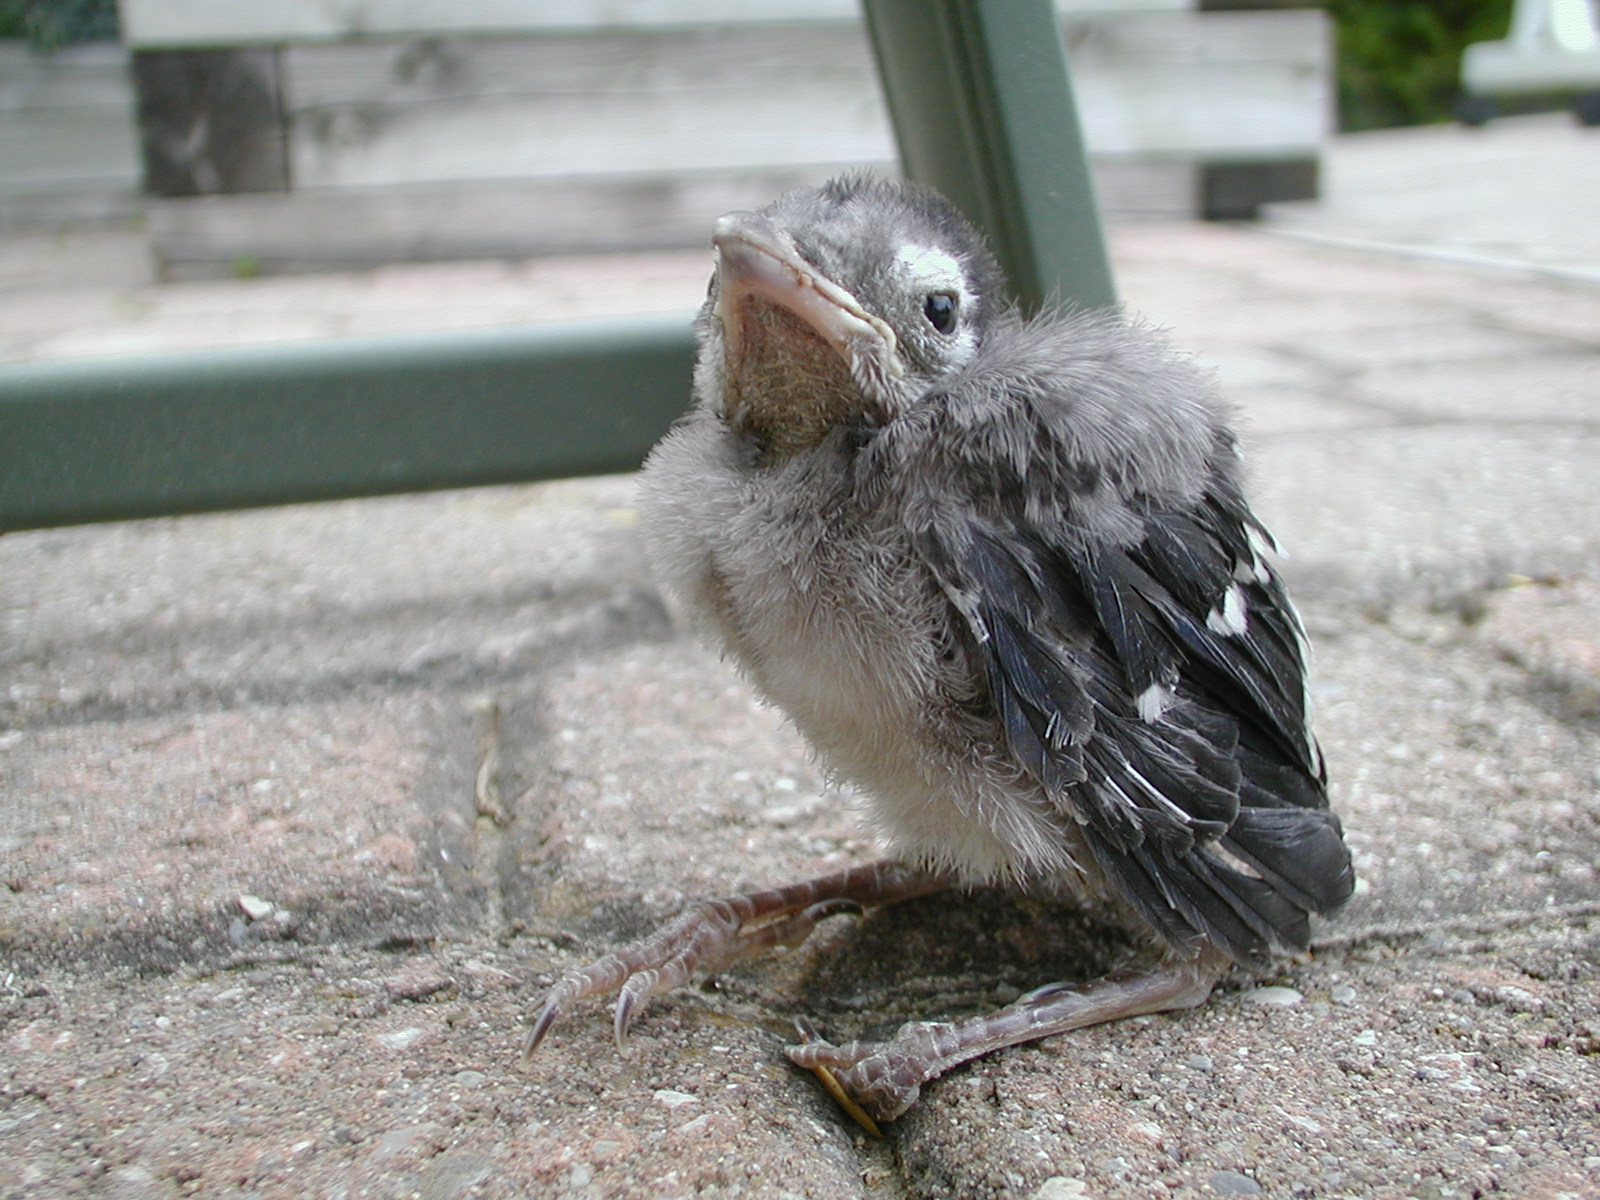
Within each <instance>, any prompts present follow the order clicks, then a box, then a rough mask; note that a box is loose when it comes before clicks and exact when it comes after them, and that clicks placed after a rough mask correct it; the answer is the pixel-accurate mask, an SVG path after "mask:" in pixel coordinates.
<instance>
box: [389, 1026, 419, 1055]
mask: <svg viewBox="0 0 1600 1200" xmlns="http://www.w3.org/2000/svg"><path fill="white" fill-rule="evenodd" d="M425 1032H427V1031H426V1030H424V1029H422V1028H420V1027H418V1026H416V1025H413V1026H412V1027H411V1028H409V1029H397V1030H395V1031H394V1032H393V1033H380V1034H379V1035H378V1044H379V1045H380V1046H386V1047H388V1048H389V1049H390V1050H409V1049H410V1048H411V1047H412V1046H413V1045H415V1044H416V1042H417V1040H418V1039H419V1038H420V1037H422V1035H423V1034H424V1033H425Z"/></svg>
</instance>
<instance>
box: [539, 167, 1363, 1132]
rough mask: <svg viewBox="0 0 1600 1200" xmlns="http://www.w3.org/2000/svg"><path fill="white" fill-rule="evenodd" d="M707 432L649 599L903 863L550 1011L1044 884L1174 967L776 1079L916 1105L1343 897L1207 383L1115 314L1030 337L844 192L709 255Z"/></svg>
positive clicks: (685, 466) (551, 1005)
mask: <svg viewBox="0 0 1600 1200" xmlns="http://www.w3.org/2000/svg"><path fill="white" fill-rule="evenodd" d="M713 243H714V246H715V251H716V273H715V275H714V277H713V279H712V283H711V289H710V294H709V296H708V298H707V300H706V304H705V307H704V308H703V309H702V310H701V313H700V316H699V319H698V323H697V333H698V337H699V342H700V355H699V359H698V363H697V366H696V369H695V377H694V400H695V403H694V407H693V409H692V410H691V411H690V412H689V413H688V415H687V416H686V417H684V418H683V419H682V420H681V421H680V422H679V424H678V425H677V426H676V427H675V428H674V429H673V430H672V432H671V433H669V434H668V435H667V437H666V438H665V439H664V440H663V441H662V442H661V444H660V445H659V446H657V447H656V449H655V451H654V452H653V453H652V454H651V456H650V459H649V461H648V462H647V463H646V465H645V469H644V474H643V477H642V482H641V506H642V510H643V515H644V518H645V522H646V531H647V534H648V537H649V539H650V541H651V545H652V554H653V559H654V562H655V565H656V568H657V571H658V573H659V576H660V579H661V582H662V584H663V585H664V586H665V587H666V588H667V589H668V590H669V591H671V592H672V593H673V594H675V595H676V596H677V597H678V598H679V599H680V600H681V601H682V602H683V603H684V605H685V606H686V607H687V609H688V610H689V611H690V612H691V613H692V614H693V616H694V618H695V619H696V620H697V621H698V622H699V624H700V625H701V626H702V627H703V629H704V630H705V631H706V632H708V633H709V634H710V635H711V636H712V638H714V639H715V640H716V641H718V642H719V643H720V644H721V645H722V647H723V648H724V649H725V651H726V652H727V653H728V654H729V655H731V657H732V658H733V660H734V661H735V662H736V663H737V664H738V665H739V667H740V668H741V669H742V670H743V671H744V673H745V674H746V675H747V676H748V677H749V678H750V680H751V681H752V682H753V683H754V684H755V686H756V687H757V688H758V689H759V690H760V692H761V693H762V694H763V695H764V696H765V697H766V698H767V699H768V700H770V701H771V702H772V703H774V704H776V705H777V706H778V707H779V708H781V709H782V710H783V711H784V712H785V713H787V714H788V716H789V717H790V719H791V720H792V721H793V722H794V724H795V726H796V727H797V728H798V729H799V730H800V732H801V733H802V734H803V735H804V736H805V738H806V739H807V740H808V741H809V742H810V744H811V746H812V747H813V749H814V750H815V752H816V754H817V756H818V757H819V759H820V760H821V762H822V764H823V765H824V766H825V767H826V768H827V770H828V771H829V772H830V773H832V774H833V775H834V776H836V777H837V778H839V779H842V780H845V781H848V782H849V783H851V784H854V785H855V786H856V787H857V788H859V789H860V790H861V791H862V792H863V793H864V794H865V795H866V797H867V798H868V800H869V802H870V806H871V811H872V813H873V815H874V818H875V820H876V822H877V823H878V825H879V826H880V827H881V830H882V832H883V833H884V834H885V835H886V837H887V839H888V841H889V842H890V845H891V847H892V849H893V853H894V855H895V857H894V858H893V859H890V860H885V861H883V862H880V863H876V864H873V865H870V866H866V867H861V868H857V869H854V870H850V871H845V872H841V873H839V874H836V875H832V876H827V877H824V878H821V879H817V880H811V881H809V882H806V883H800V884H795V885H792V886H790V887H787V888H780V889H776V890H773V891H768V892H761V893H755V894H751V895H748V896H740V897H734V898H732V899H729V900H723V901H717V902H713V903H710V904H707V905H703V906H701V907H698V908H695V909H692V910H690V911H689V912H687V913H685V914H683V915H682V916H680V917H679V918H677V919H676V920H675V921H673V922H672V923H670V924H668V925H667V926H665V927H664V928H663V929H662V930H660V931H659V932H658V933H657V934H655V935H654V936H653V937H651V938H649V939H647V940H645V941H643V942H640V943H638V944H636V945H634V946H631V947H629V948H626V949H624V950H622V951H619V952H617V953H615V954H612V955H608V956H607V957H605V958H603V959H601V960H600V961H598V962H596V963H595V964H594V965H593V966H590V967H588V968H586V969H584V970H582V971H577V972H573V973H571V974H569V975H567V976H566V977H564V978H563V979H562V980H561V981H559V982H558V983H557V984H556V986H555V987H553V988H552V989H551V990H550V992H549V993H548V994H547V996H546V998H545V1001H544V1004H543V1007H542V1009H541V1011H540V1013H539V1015H538V1017H537V1018H536V1020H535V1023H534V1026H533V1029H532V1032H531V1034H530V1036H529V1039H528V1047H527V1051H528V1052H529V1053H531V1052H532V1050H533V1048H534V1047H536V1046H537V1045H538V1044H539V1042H540V1041H541V1040H542V1039H543V1037H544V1036H545V1034H546V1033H547V1032H548V1031H549V1029H550V1026H551V1024H552V1023H553V1022H554V1021H555V1020H556V1018H558V1017H559V1016H560V1015H561V1014H562V1013H563V1012H564V1011H565V1010H566V1009H567V1008H568V1007H570V1006H571V1004H572V1003H573V1002H574V1001H575V1000H577V999H579V998H580V997H582V996H586V995H591V994H594V993H597V992H609V991H619V992H620V995H619V997H618V1001H617V1007H616V1014H615V1028H616V1032H617V1037H618V1039H619V1041H620V1040H621V1039H622V1038H623V1036H624V1035H625V1034H626V1031H627V1028H628V1024H629V1022H630V1021H631V1019H632V1015H633V1013H634V1012H635V1010H636V1009H637V1007H638V1005H639V1003H640V1002H641V1001H643V1000H644V999H646V998H647V997H648V996H650V995H652V994H654V993H657V992H660V991H663V990H666V989H668V988H671V987H676V986H677V985H679V984H680V983H683V982H684V981H686V980H687V979H688V978H689V977H690V976H691V975H692V974H693V973H694V972H696V971H704V970H715V969H717V968H719V967H721V966H725V965H727V964H728V963H730V962H732V961H734V960H736V959H739V958H742V957H744V956H746V955H748V954H751V953H754V952H756V951H758V950H761V949H763V948H766V947H769V946H772V945H776V944H779V943H783V944H794V943H796V942H798V941H800V940H802V939H803V938H804V937H805V936H806V935H807V934H808V933H809V932H810V930H811V928H812V926H813V925H814V923H815V922H816V921H817V920H819V919H821V918H822V917H824V916H826V915H829V914H830V913H833V912H837V911H840V910H841V909H854V908H857V907H858V906H865V905H873V904H881V903H888V902H892V901H895V900H902V899H906V898H909V897H912V896H917V895H923V894H927V893H929V892H932V891H936V890H938V889H940V888H943V887H948V886H952V885H970V884H978V883H1010V884H1015V885H1018V886H1023V887H1029V888H1035V889H1037V888H1040V887H1046V888H1053V889H1058V890H1061V891H1064V892H1066V893H1069V894H1072V895H1075V896H1077V897H1079V898H1080V899H1082V900H1083V901H1085V902H1087V903H1090V904H1093V905H1096V906H1098V907H1101V908H1108V909H1109V910H1110V911H1112V912H1113V913H1114V914H1116V915H1117V916H1119V917H1121V918H1122V919H1123V920H1124V921H1125V923H1126V924H1127V926H1128V927H1129V928H1130V930H1132V931H1133V932H1134V933H1135V934H1136V935H1138V936H1140V937H1142V938H1143V939H1145V940H1146V941H1148V942H1149V943H1150V944H1151V945H1152V946H1153V947H1154V948H1156V949H1157V951H1158V954H1157V955H1155V956H1154V957H1153V959H1152V960H1151V961H1148V962H1145V963H1143V964H1142V965H1138V966H1133V967H1128V968H1125V969H1122V970H1119V971H1117V972H1114V973H1112V974H1110V975H1107V976H1106V977H1104V978H1102V979H1099V980H1096V981H1094V982H1092V983H1087V984H1050V985H1047V986H1045V987H1042V988H1039V989H1037V990H1036V991H1034V992H1031V993H1029V994H1028V995H1026V996H1024V997H1022V998H1021V999H1019V1000H1018V1001H1016V1002H1015V1003H1013V1004H1011V1005H1009V1006H1008V1007H1006V1008H1003V1009H1001V1010H1000V1011H998V1012H996V1013H993V1014H990V1015H986V1016H979V1017H976V1018H970V1019H967V1020H962V1021H956V1022H951V1023H942V1022H941V1023H914V1024H910V1025H906V1026H904V1027H902V1028H901V1029H900V1030H899V1031H898V1033H897V1034H896V1035H895V1036H894V1037H893V1038H891V1039H889V1040H887V1041H884V1042H851V1043H848V1044H845V1045H839V1046H835V1045H831V1044H829V1043H827V1042H826V1041H823V1040H821V1039H820V1038H817V1037H816V1036H815V1034H814V1033H812V1032H811V1031H810V1029H809V1027H806V1026H802V1029H801V1035H802V1044H799V1045H796V1046H792V1047H790V1049H789V1056H790V1057H791V1058H792V1059H793V1060H794V1061H795V1062H797V1063H799V1064H801V1065H802V1066H806V1067H810V1068H812V1069H814V1070H817V1071H818V1074H819V1076H820V1077H822V1078H823V1081H824V1082H825V1083H827V1084H828V1085H829V1086H830V1089H831V1090H834V1091H835V1094H836V1095H839V1096H840V1098H841V1100H842V1101H843V1102H844V1103H845V1104H846V1105H847V1107H850V1108H852V1110H857V1109H858V1107H859V1109H864V1110H866V1114H869V1115H870V1116H875V1117H877V1118H880V1119H885V1118H892V1117H895V1116H898V1115H899V1114H901V1113H903V1112H904V1111H905V1110H906V1109H907V1108H908V1107H909V1106H910V1105H911V1104H912V1103H913V1102H914V1101H915V1100H916V1098H917V1096H918V1094H919V1091H920V1088H921V1086H922V1085H923V1084H924V1083H926V1082H927V1081H929V1080H930V1079H933V1078H935V1077H936V1076H938V1075H940V1074H942V1073H943V1072H944V1071H946V1070H948V1069H950V1068H951V1067H952V1066H954V1065H956V1064H957V1063H961V1062H964V1061H967V1060H968V1059H971V1058H975V1057H977V1056H979V1055H981V1054H986V1053H988V1052H990V1051H992V1050H995V1049H997V1048H999V1047H1002V1046H1008V1045H1015V1044H1017V1043H1020V1042H1026V1041H1030V1040H1033V1039H1036V1038H1040V1037H1045V1036H1047V1035H1050V1034H1054V1033H1060V1032H1063V1031H1066V1030H1069V1029H1075V1028H1079V1027H1081V1026H1084V1025H1089V1024H1093V1023H1096V1022H1100V1021H1106V1020H1111V1019H1115V1018H1119V1017H1126V1016H1133V1015H1137V1014H1141V1013H1150V1012H1158V1011H1162V1010H1167V1009H1174V1008H1181V1007H1186V1006H1191V1005H1195V1004H1199V1003H1200V1002H1202V1001H1203V1000H1204V999H1205V998H1206V997H1207V996H1208V995H1209V994H1210V992H1211V989H1212V987H1213V985H1214V984H1215V983H1216V981H1217V980H1218V979H1219V978H1220V977H1221V976H1222V975H1223V974H1224V973H1226V971H1227V970H1228V969H1229V968H1230V966H1231V965H1232V964H1234V963H1242V964H1246V965H1257V964H1260V963H1262V962H1264V961H1265V960H1266V958H1267V956H1268V955H1269V954H1270V952H1271V951H1273V950H1274V949H1280V950H1290V951H1294V950H1301V949H1304V948H1305V946H1306V945H1307V941H1308V937H1309V930H1308V919H1307V918H1308V914H1310V913H1314V912H1315V913H1322V912H1327V911H1329V910H1331V909H1333V908H1336V907H1337V906H1338V905H1339V904H1340V903H1342V902H1343V901H1344V900H1345V899H1346V898H1347V897H1348V896H1349V895H1350V893H1351V890H1352V885H1353V875H1352V871H1351V864H1350V856H1349V852H1348V850H1347V849H1346V847H1345V845H1344V842H1343V838H1342V834H1341V830H1340V826H1339V821H1338V818H1337V817H1335V816H1334V815H1333V813H1332V812H1330V811H1329V808H1328V804H1327V798H1326V792H1325V786H1324V785H1325V772H1324V768H1323V762H1322V756H1321V753H1320V751H1319V750H1318V748H1317V744H1316V741H1315V739H1314V738H1313V736H1312V733H1311V731H1310V729H1309V728H1308V726H1307V700H1306V693H1305V670H1306V664H1305V650H1304V640H1303V634H1302V631H1301V626H1300V622H1299V619H1298V617H1297V616H1296V614H1295V612H1294V609H1293V607H1292V606H1291V604H1290V602H1289V599H1288V597H1287V596H1286V594H1285V592H1284V589H1283V586H1282V583H1281V582H1280V580H1279V579H1278V577H1277V574H1276V573H1275V570H1274V561H1275V560H1274V559H1273V557H1272V542H1271V539H1270V537H1269V536H1268V534H1267V533H1266V531H1265V530H1264V529H1263V528H1262V526H1261V525H1260V523H1259V522H1258V521H1257V520H1256V519H1255V517H1254V516H1252V515H1251V513H1250V510H1249V509H1248V507H1247V506H1246V503H1245V500H1244V498H1243V495H1242V492H1241V478H1240V477H1241V468H1240V460H1239V452H1238V448H1237V444H1236V442H1235V438H1234V436H1233V434H1232V433H1231V432H1230V430H1229V429H1228V427H1227V425H1226V423H1225V419H1224V417H1225V414H1224V411H1223V409H1222V407H1221V405H1220V404H1219V403H1218V401H1217V400H1216V399H1214V398H1213V396H1212V395H1211V392H1210V389H1209V386H1208V384H1207V382H1206V380H1205V377H1204V376H1203V375H1202V373H1201V372H1199V371H1198V370H1197V368H1196V367H1195V366H1194V365H1192V363H1191V362H1190V361H1189V360H1188V359H1187V358H1186V357H1184V356H1182V355H1180V354H1178V353H1176V352H1175V351H1173V350H1172V349H1171V348H1170V347H1169V346H1168V345H1167V344H1166V342H1165V341H1164V340H1163V339H1162V338H1160V337H1159V336H1157V335H1156V334H1154V333H1153V332H1151V331H1150V330H1148V329H1146V328H1143V327H1141V326H1140V325H1138V324H1137V323H1135V322H1133V321H1130V320H1129V319H1127V318H1126V317H1125V316H1123V315H1121V314H1119V313H1115V312H1099V313H1048V314H1045V315H1043V316H1040V317H1037V318H1034V319H1031V320H1030V319H1024V318H1023V317H1022V316H1020V315H1019V314H1018V313H1017V311H1016V310H1015V308H1014V307H1013V306H1011V305H1010V304H1008V303H1007V301H1006V299H1005V283H1004V280H1003V278H1002V277H1001V273H1000V270H999V267H998V266H997V264H996V262H995V260H994V258H993V257H992V255H991V254H990V253H989V251H988V250H987V248H986V247H985V245H984V243H983V240H982V238H981V236H980V235H979V234H978V233H977V232H976V231H975V230H974V229H973V228H972V226H971V225H969V224H968V223H967V222H966V221H965V220H964V219H963V218H962V217H961V216H960V215H959V214H958V213H957V212H956V211H955V209H954V208H952V207H951V206H950V205H949V204H947V203H946V202H945V201H944V200H942V199H941V198H939V197H938V196H937V195H935V194H933V193H932V192H930V191H928V190H926V189H923V188H920V187H917V186H914V185H910V184H901V183H891V182H883V181H876V180H872V179H869V178H866V177H846V178H842V179H838V180H835V181H833V182H832V183H829V184H827V185H826V186H824V187H822V188H820V189H818V190H815V191H803V192H797V193H794V194H791V195H788V196H785V197H783V198H781V199H779V200H777V201H776V202H774V203H773V204H771V205H770V206H768V207H767V208H765V209H763V210H762V211H761V212H759V213H748V212H736V213H730V214H729V215H728V216H725V217H723V218H722V219H721V220H720V221H718V223H717V226H716V231H715V236H714V238H713Z"/></svg>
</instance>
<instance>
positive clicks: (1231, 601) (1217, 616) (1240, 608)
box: [1206, 584, 1248, 637]
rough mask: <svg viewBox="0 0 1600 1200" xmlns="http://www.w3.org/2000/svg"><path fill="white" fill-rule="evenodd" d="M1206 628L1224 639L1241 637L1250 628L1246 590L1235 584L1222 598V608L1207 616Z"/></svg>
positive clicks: (1212, 611) (1214, 609)
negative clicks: (1246, 615)
mask: <svg viewBox="0 0 1600 1200" xmlns="http://www.w3.org/2000/svg"><path fill="white" fill-rule="evenodd" d="M1206 628H1207V629H1209V630H1211V632H1212V633H1220V634H1222V635H1223V636H1224V637H1240V636H1242V635H1243V634H1244V632H1245V630H1246V629H1247V628H1248V625H1247V623H1246V617H1245V603H1244V589H1243V588H1241V587H1240V586H1239V585H1238V584H1234V585H1233V586H1232V587H1230V588H1229V589H1228V590H1227V593H1226V594H1225V595H1224V596H1223V597H1222V607H1221V608H1213V609H1212V610H1211V611H1210V612H1209V613H1208V614H1206Z"/></svg>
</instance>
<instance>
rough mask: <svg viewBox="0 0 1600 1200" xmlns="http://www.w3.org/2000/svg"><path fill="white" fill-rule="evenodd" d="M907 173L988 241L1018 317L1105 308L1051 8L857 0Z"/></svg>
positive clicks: (1000, 0) (1033, 0) (1106, 285)
mask: <svg viewBox="0 0 1600 1200" xmlns="http://www.w3.org/2000/svg"><path fill="white" fill-rule="evenodd" d="M865 9H866V16H867V28H868V30H869V32H870V33H871V35H872V44H873V50H874V53H875V54H876V55H877V59H878V73H879V76H880V77H881V78H882V81H883V89H884V94H885V96H886V98H887V99H888V103H889V112H890V115H891V116H892V117H893V119H894V128H895V138H896V140H897V142H898V143H899V147H900V161H901V164H902V165H903V166H904V168H905V171H906V174H907V175H909V176H910V177H911V178H912V179H915V180H918V181H919V182H922V183H926V184H928V185H930V186H931V187H934V188H937V189H938V190H939V191H941V192H943V193H944V194H945V195H946V196H947V197H949V199H950V200H951V201H953V202H954V203H955V205H956V206H957V207H958V208H960V209H961V210H962V211H963V212H965V213H966V214H967V215H968V216H969V217H971V218H972V219H973V220H974V221H976V222H977V223H978V224H979V225H980V226H982V228H983V229H984V230H985V232H986V233H987V234H988V235H989V240H990V244H991V245H992V246H993V247H994V249H995V252H996V253H997V254H998V255H999V257H1000V261H1001V264H1002V265H1003V266H1004V267H1005V269H1006V274H1007V276H1009V278H1010V280H1011V285H1012V290H1013V291H1014V292H1015V293H1016V295H1017V298H1018V300H1020V301H1021V303H1022V305H1023V307H1024V308H1025V309H1027V310H1029V311H1033V310H1036V309H1038V308H1039V307H1040V306H1041V305H1044V304H1048V303H1050V302H1052V301H1053V300H1059V301H1064V302H1066V303H1069V304H1075V305H1078V306H1081V307H1084V308H1102V307H1106V306H1108V305H1113V304H1115V303H1116V302H1117V295H1116V287H1115V285H1114V284H1113V283H1112V277H1111V265H1110V261H1109V259H1108V257H1107V254H1106V246H1105V238H1104V236H1103V234H1102V233H1101V228H1100V214H1099V210H1098V209H1097V207H1096V205H1095V199H1094V188H1093V185H1092V183H1091V181H1090V178H1089V163H1088V156H1087V154H1086V152H1085V150H1084V146H1083V138H1082V135H1081V133H1080V132H1079V128H1078V113H1077V106H1076V104H1075V103H1074V101H1073V96H1072V82H1071V78H1070V76H1069V74H1068V70H1067V60H1066V53H1065V51H1064V50H1063V48H1062V44H1061V27H1060V25H1059V23H1058V21H1057V19H1056V14H1055V8H1054V6H1053V5H1052V4H1051V3H1050V0H865Z"/></svg>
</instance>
